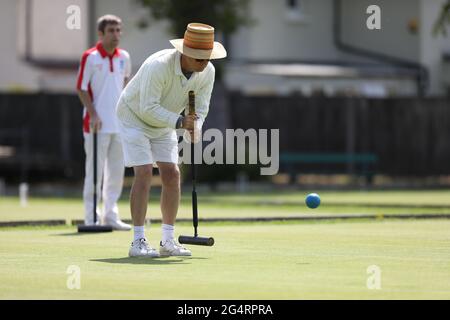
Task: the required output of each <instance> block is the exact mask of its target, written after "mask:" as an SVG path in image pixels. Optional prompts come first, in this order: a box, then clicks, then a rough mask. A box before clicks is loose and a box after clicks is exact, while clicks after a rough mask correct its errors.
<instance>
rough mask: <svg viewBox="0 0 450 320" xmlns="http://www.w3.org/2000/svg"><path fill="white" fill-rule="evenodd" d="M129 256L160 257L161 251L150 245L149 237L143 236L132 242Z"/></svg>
mask: <svg viewBox="0 0 450 320" xmlns="http://www.w3.org/2000/svg"><path fill="white" fill-rule="evenodd" d="M128 256H130V257H149V258H157V257H159V253H158V251H157V250H156V249H154V248H152V247H150V245H149V244H148V242H147V239H145V238H141V239H137V240H134V241H133V242H132V243H131V247H130V250H129V251H128Z"/></svg>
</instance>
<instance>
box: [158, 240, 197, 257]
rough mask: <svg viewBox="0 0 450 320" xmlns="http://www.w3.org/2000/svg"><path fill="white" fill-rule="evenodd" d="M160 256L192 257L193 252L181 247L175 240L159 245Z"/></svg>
mask: <svg viewBox="0 0 450 320" xmlns="http://www.w3.org/2000/svg"><path fill="white" fill-rule="evenodd" d="M159 254H160V255H161V256H165V257H167V256H191V255H192V253H191V250H189V249H186V248H184V247H183V246H181V245H180V244H179V243H178V242H177V241H176V240H175V239H170V240H167V241H166V242H164V243H162V241H161V242H160V243H159Z"/></svg>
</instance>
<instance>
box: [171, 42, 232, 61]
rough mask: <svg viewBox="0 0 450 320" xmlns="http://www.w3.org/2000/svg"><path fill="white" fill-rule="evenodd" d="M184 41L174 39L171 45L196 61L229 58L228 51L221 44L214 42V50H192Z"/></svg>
mask: <svg viewBox="0 0 450 320" xmlns="http://www.w3.org/2000/svg"><path fill="white" fill-rule="evenodd" d="M183 41H184V40H183V39H173V40H170V43H171V44H172V45H173V46H174V47H175V49H177V50H178V51H179V52H181V53H182V54H184V55H186V56H188V57H191V58H194V59H211V60H212V59H222V58H225V57H226V56H227V51H226V50H225V48H224V47H223V45H222V44H221V43H220V42H216V41H215V42H214V48H213V49H212V50H201V49H192V48H189V47H186V46H185V45H184V44H183Z"/></svg>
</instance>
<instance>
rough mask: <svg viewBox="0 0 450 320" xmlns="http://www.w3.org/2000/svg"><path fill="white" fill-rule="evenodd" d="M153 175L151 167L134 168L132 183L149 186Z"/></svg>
mask: <svg viewBox="0 0 450 320" xmlns="http://www.w3.org/2000/svg"><path fill="white" fill-rule="evenodd" d="M152 175H153V166H152V165H145V166H138V167H134V181H135V182H138V183H140V184H145V185H148V186H150V183H151V180H152Z"/></svg>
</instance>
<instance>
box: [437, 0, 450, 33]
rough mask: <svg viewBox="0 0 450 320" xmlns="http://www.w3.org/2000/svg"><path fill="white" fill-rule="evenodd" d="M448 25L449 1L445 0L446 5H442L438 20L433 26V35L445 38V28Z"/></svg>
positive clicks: (449, 19) (449, 20) (449, 18)
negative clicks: (440, 35)
mask: <svg viewBox="0 0 450 320" xmlns="http://www.w3.org/2000/svg"><path fill="white" fill-rule="evenodd" d="M449 24H450V0H447V3H446V4H444V5H443V7H442V10H441V13H440V15H439V18H438V20H437V21H436V23H435V25H434V28H433V33H434V35H438V34H442V35H443V36H447V27H448V25H449Z"/></svg>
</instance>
